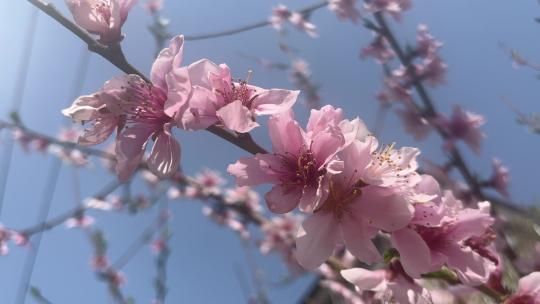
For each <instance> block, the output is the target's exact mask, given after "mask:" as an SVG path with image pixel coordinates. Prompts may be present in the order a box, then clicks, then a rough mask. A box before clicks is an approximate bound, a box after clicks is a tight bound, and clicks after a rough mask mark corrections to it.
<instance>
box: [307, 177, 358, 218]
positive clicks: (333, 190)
mask: <svg viewBox="0 0 540 304" xmlns="http://www.w3.org/2000/svg"><path fill="white" fill-rule="evenodd" d="M353 176H354V175H353ZM348 184H349V185H347V186H346V187H340V186H339V185H337V184H336V183H335V182H334V179H330V187H329V188H330V191H329V193H328V198H327V199H326V200H325V201H324V203H323V204H322V205H321V207H320V208H318V209H317V210H315V211H314V212H330V213H333V214H334V216H335V217H336V218H337V219H338V220H341V219H342V217H343V214H345V212H348V208H349V206H350V204H351V203H352V202H353V201H354V200H355V199H357V198H358V197H360V196H361V195H362V188H363V187H365V186H367V184H366V183H365V182H364V181H362V180H357V181H356V182H354V183H353V184H352V185H351V183H350V182H349V183H348Z"/></svg>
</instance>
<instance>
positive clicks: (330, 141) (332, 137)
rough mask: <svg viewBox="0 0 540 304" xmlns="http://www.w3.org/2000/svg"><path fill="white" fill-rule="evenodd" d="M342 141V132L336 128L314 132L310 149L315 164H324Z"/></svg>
mask: <svg viewBox="0 0 540 304" xmlns="http://www.w3.org/2000/svg"><path fill="white" fill-rule="evenodd" d="M344 143H345V139H344V138H343V134H341V132H340V131H339V129H337V128H336V129H333V130H326V131H323V132H319V133H316V134H314V135H313V141H312V144H311V151H313V154H314V155H315V159H316V161H317V164H319V165H320V166H324V165H326V164H327V163H328V162H329V161H330V159H331V158H333V157H334V156H335V155H336V153H337V152H338V151H339V149H340V148H341V147H342V146H343V144H344Z"/></svg>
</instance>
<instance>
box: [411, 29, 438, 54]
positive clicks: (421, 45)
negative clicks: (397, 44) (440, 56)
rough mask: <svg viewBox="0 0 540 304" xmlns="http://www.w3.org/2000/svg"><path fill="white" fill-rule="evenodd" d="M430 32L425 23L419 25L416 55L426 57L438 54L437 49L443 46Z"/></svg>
mask: <svg viewBox="0 0 540 304" xmlns="http://www.w3.org/2000/svg"><path fill="white" fill-rule="evenodd" d="M442 45H443V44H442V43H441V42H440V41H437V40H436V39H435V38H434V37H433V36H432V35H431V33H430V32H429V30H428V28H427V26H426V25H425V24H420V25H418V28H417V34H416V55H418V56H420V57H422V58H424V59H426V58H430V57H434V56H437V51H438V50H439V49H440V48H441V47H442Z"/></svg>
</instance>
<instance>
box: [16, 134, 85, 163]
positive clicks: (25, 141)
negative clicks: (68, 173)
mask: <svg viewBox="0 0 540 304" xmlns="http://www.w3.org/2000/svg"><path fill="white" fill-rule="evenodd" d="M79 135H80V130H79V129H77V128H62V129H61V130H60V132H59V133H58V136H57V138H56V139H57V140H59V141H61V142H63V143H65V144H66V145H60V144H56V143H53V142H51V141H50V140H49V139H48V138H45V137H42V136H38V135H35V134H33V133H31V132H27V131H25V130H24V129H22V128H15V129H13V139H14V140H16V141H17V142H19V144H20V145H21V147H22V148H23V150H24V151H26V152H30V151H31V150H34V151H37V152H41V153H50V154H52V155H55V156H56V157H58V158H60V159H61V160H62V161H64V162H65V163H66V164H69V165H73V166H86V165H88V164H89V161H88V156H87V155H86V154H84V153H83V152H81V151H80V150H78V149H73V148H70V147H69V145H70V144H74V143H76V142H77V138H78V137H79Z"/></svg>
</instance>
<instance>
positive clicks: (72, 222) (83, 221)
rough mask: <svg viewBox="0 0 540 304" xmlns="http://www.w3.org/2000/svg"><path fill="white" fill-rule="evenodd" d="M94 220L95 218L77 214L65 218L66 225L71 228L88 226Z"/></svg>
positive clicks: (92, 223)
mask: <svg viewBox="0 0 540 304" xmlns="http://www.w3.org/2000/svg"><path fill="white" fill-rule="evenodd" d="M95 222H96V219H95V218H93V217H91V216H88V215H84V214H83V215H79V216H75V217H72V218H69V219H67V220H66V223H65V224H66V227H67V228H69V229H71V228H83V229H84V228H88V227H90V226H92V225H94V223H95Z"/></svg>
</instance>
